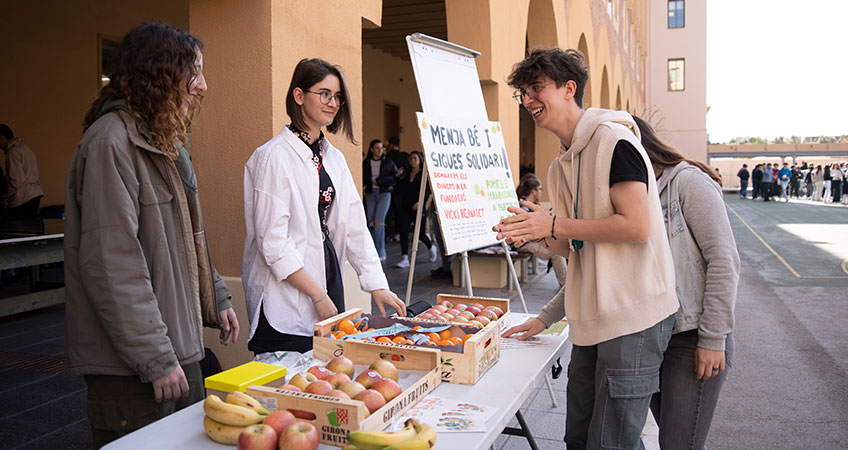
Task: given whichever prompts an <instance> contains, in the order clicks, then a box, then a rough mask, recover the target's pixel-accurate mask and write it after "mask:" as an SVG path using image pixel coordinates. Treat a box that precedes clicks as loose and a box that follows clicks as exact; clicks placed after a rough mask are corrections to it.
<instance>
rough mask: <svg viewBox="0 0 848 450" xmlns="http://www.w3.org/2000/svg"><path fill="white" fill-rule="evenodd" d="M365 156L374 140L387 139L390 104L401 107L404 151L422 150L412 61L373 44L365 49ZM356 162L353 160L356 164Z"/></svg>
mask: <svg viewBox="0 0 848 450" xmlns="http://www.w3.org/2000/svg"><path fill="white" fill-rule="evenodd" d="M362 93H363V98H362V155H363V156H364V155H365V153H366V152H367V151H368V143H369V142H370V141H371V140H372V139H382V140H383V141H384V142H385V141H387V140H388V139H389V138H390V137H391V136H386V135H385V109H384V105H385V104H386V103H392V104H395V105H398V106H399V107H400V126H401V129H402V130H403V131H402V132H401V133H400V135H399V136H398V138H399V139H400V148H401V151H404V152H407V153H408V152H411V151H413V150H419V151H420V150H421V140H420V139H419V136H418V132H417V131H416V130H417V125H416V122H415V113H416V112H419V111H421V101H420V100H419V98H418V88H416V86H415V75H414V74H413V72H412V63H411V62H410V61H404V60H402V59H400V58H397V57H394V56H392V55H390V54H388V53H385V52H383V51H381V50H377V49H374V48H373V47H371V46H368V45H366V46H364V47H363V48H362ZM361 159H362V157H360V160H361ZM352 162H353V161H350V163H351V165H352Z"/></svg>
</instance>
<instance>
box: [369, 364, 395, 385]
mask: <svg viewBox="0 0 848 450" xmlns="http://www.w3.org/2000/svg"><path fill="white" fill-rule="evenodd" d="M368 368H369V369H371V370H374V371H376V372H377V373H379V374H380V376H381V377H383V378H391V379H392V380H395V381H397V380H398V370H397V367H395V365H394V364H392V363H391V362H389V361H386V360H385V359H378V360H376V361H374V362H372V363H371V365H370V366H369V367H368ZM366 387H369V386H366Z"/></svg>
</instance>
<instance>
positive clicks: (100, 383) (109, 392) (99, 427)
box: [85, 362, 206, 449]
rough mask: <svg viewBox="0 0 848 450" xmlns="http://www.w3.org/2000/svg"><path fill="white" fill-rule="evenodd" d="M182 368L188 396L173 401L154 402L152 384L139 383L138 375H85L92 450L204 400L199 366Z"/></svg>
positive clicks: (197, 364)
mask: <svg viewBox="0 0 848 450" xmlns="http://www.w3.org/2000/svg"><path fill="white" fill-rule="evenodd" d="M182 368H183V372H185V377H186V381H187V382H188V388H189V394H188V397H187V398H185V399H181V400H177V401H176V402H162V403H156V397H155V396H154V394H153V384H152V383H142V382H141V380H139V378H138V376H115V375H86V376H85V382H86V384H87V385H88V421H89V424H90V425H91V440H92V443H91V444H92V448H96V449H97V448H100V447H103V446H104V445H106V444H108V443H110V442H112V441H114V440H116V439H119V438H121V437H124V436H126V435H127V434H130V433H132V432H133V431H135V430H137V429H139V428H141V427H143V426H145V425H149V424H151V423H153V422H155V421H157V420H159V419H161V418H163V417H165V416H168V415H170V414H173V413H174V412H176V411H179V410H181V409H183V408H185V407H188V406H191V405H193V404H195V403H197V402H199V401H201V400H203V399H204V398H205V397H206V390H205V389H204V387H203V374H202V373H201V370H200V363H199V362H196V363H192V364H186V365H184V366H182Z"/></svg>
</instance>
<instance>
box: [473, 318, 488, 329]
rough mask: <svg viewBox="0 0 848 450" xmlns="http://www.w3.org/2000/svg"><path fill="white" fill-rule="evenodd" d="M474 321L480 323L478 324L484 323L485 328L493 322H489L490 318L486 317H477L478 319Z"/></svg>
mask: <svg viewBox="0 0 848 450" xmlns="http://www.w3.org/2000/svg"><path fill="white" fill-rule="evenodd" d="M474 320H476V321H478V322H480V323H482V324H483V326H484V327H485V326H486V325H488V324H489V323H491V322H492V321H491V320H489V318H488V317H486V316H477V317H475V318H474Z"/></svg>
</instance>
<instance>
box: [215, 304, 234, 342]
mask: <svg viewBox="0 0 848 450" xmlns="http://www.w3.org/2000/svg"><path fill="white" fill-rule="evenodd" d="M218 314H219V315H220V316H221V326H222V327H223V328H221V344H224V345H227V344H235V343H236V339H238V335H239V323H238V317H236V312H235V311H234V310H233V308H227V309H225V310H223V311H221V312H219V313H218Z"/></svg>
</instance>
